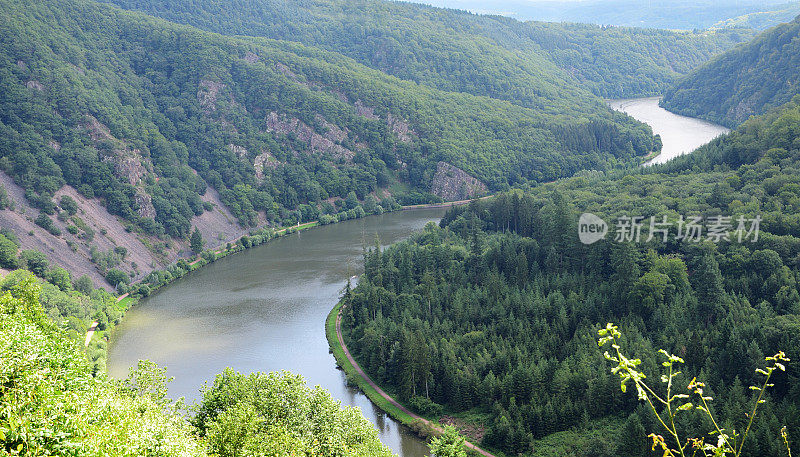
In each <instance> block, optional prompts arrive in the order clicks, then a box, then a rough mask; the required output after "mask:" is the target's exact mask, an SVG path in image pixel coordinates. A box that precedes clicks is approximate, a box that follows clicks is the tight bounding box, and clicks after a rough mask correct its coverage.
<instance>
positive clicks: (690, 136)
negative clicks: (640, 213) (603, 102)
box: [608, 97, 730, 164]
mask: <svg viewBox="0 0 800 457" xmlns="http://www.w3.org/2000/svg"><path fill="white" fill-rule="evenodd" d="M659 99H660V97H648V98H629V99H622V100H609V101H608V104H609V105H610V106H611V108H613V109H615V110H617V111H622V112H624V113H626V114H628V115H629V116H631V117H633V118H634V119H636V120H638V121H640V122H644V123H645V124H647V125H649V126H650V127H651V128H652V129H653V133H654V134H658V135H661V141H662V143H663V144H664V146H663V148H662V149H661V154H659V155H658V156H657V157H656V158H654V159H653V160H651V161H650V162H648V164H652V163H664V162H666V161H668V160H670V159H673V158H675V157H678V156H679V155H682V154H686V153H688V152H692V151H694V150H695V149H697V148H698V147H700V146H702V145H704V144H706V143H708V142H709V141H711V140H713V139H714V138H716V137H718V136H720V135H722V134H725V133H728V132H729V131H730V130H728V129H727V128H725V127H723V126H721V125H717V124H714V123H711V122H708V121H704V120H702V119H695V118H693V117H686V116H679V115H677V114H674V113H671V112H669V111H667V110H665V109H664V108H662V107H660V106H658V101H659Z"/></svg>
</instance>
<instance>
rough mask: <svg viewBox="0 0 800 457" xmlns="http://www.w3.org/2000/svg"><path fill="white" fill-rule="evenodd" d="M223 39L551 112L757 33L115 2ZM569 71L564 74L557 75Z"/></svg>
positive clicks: (237, 3) (656, 77) (263, 1)
mask: <svg viewBox="0 0 800 457" xmlns="http://www.w3.org/2000/svg"><path fill="white" fill-rule="evenodd" d="M107 1H109V2H110V3H114V4H116V5H119V6H121V7H123V8H126V9H136V10H141V11H144V12H147V13H148V14H153V15H156V16H159V17H163V18H165V19H168V20H170V21H174V22H179V23H185V24H190V25H194V26H196V27H199V28H202V29H205V30H211V31H214V32H218V33H223V34H237V35H250V36H263V37H269V38H276V39H285V40H291V41H298V42H301V43H304V44H307V45H312V46H318V47H320V48H323V49H328V50H331V51H335V52H339V53H342V54H345V55H347V56H349V57H352V58H353V59H355V60H357V61H359V62H361V63H363V64H365V65H367V66H370V67H372V68H375V69H378V70H381V71H384V72H386V73H389V74H391V75H394V76H397V77H399V78H401V79H406V80H411V81H415V82H418V83H420V84H425V85H428V86H431V87H435V88H439V89H443V90H448V91H459V92H467V93H471V94H475V95H486V96H489V97H493V98H499V99H502V100H509V101H511V102H513V103H515V104H520V105H522V106H526V107H531V108H535V109H537V110H548V109H550V108H552V107H554V106H556V107H558V108H562V107H561V106H559V105H558V104H555V105H554V104H553V103H552V102H551V101H549V100H558V99H564V98H567V97H575V96H579V95H580V94H581V93H582V92H583V91H582V90H581V89H580V88H579V87H577V86H578V85H577V84H576V83H580V85H585V89H588V90H590V91H593V92H594V93H595V94H596V95H599V96H602V97H613V98H622V97H633V96H639V95H655V94H659V93H661V91H662V90H663V89H665V88H666V86H667V85H669V84H670V83H672V82H673V81H675V79H676V78H677V77H678V76H679V75H681V74H683V73H685V72H686V71H688V70H689V69H691V68H693V67H694V66H696V65H698V64H700V63H702V62H704V61H706V60H708V59H709V58H710V57H711V56H712V55H714V54H716V53H718V52H721V51H723V50H725V49H728V48H730V47H731V46H733V45H735V44H736V43H739V42H741V41H745V40H747V39H748V38H749V37H750V36H751V35H750V34H751V32H750V31H747V30H719V31H709V32H701V33H689V32H669V31H663V30H644V29H632V28H617V27H610V28H609V27H599V26H593V25H574V24H549V23H537V22H528V23H523V22H519V21H516V20H513V19H509V18H504V17H499V16H479V15H474V14H470V13H466V12H463V11H456V10H446V9H439V8H431V7H428V6H423V5H418V4H412V3H406V2H389V1H379V0H347V1H332V0H313V1H308V2H281V1H274V0H233V1H227V0H226V1H221V0H212V1H207V0H179V1H167V0H107ZM558 70H560V71H558Z"/></svg>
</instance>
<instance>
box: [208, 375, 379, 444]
mask: <svg viewBox="0 0 800 457" xmlns="http://www.w3.org/2000/svg"><path fill="white" fill-rule="evenodd" d="M193 423H194V424H195V426H196V427H197V430H198V433H199V434H200V436H203V437H205V439H206V441H207V442H208V446H209V449H210V451H211V452H212V453H213V454H214V455H219V456H236V455H242V454H247V455H290V454H295V455H316V456H331V457H332V456H365V457H366V456H370V457H371V456H387V457H388V456H390V455H391V452H390V451H389V449H388V448H386V447H385V446H384V445H383V444H381V443H380V441H379V440H378V436H377V431H376V430H375V428H374V426H373V425H372V424H370V423H369V422H368V421H367V420H366V419H364V417H363V416H362V415H361V413H360V412H359V410H358V409H356V408H352V407H344V408H342V407H341V404H340V403H339V402H338V401H335V400H333V399H332V398H331V396H330V394H329V393H328V392H326V391H324V390H322V389H321V388H320V387H315V388H313V389H312V388H309V387H307V386H306V385H305V381H304V380H303V378H302V377H300V376H297V375H293V374H291V373H288V372H282V373H269V374H264V373H253V374H250V375H243V374H240V373H236V372H234V371H233V370H231V369H226V370H225V371H224V372H223V373H222V374H220V375H218V376H217V378H216V379H215V380H214V384H213V385H212V386H211V387H209V388H207V389H206V390H205V391H204V392H203V401H202V402H201V403H200V405H199V407H198V412H197V415H196V416H195V417H194V419H193Z"/></svg>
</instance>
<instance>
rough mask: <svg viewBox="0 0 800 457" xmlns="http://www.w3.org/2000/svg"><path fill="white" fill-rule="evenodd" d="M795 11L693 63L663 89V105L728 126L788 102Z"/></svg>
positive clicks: (798, 48) (797, 31)
mask: <svg viewBox="0 0 800 457" xmlns="http://www.w3.org/2000/svg"><path fill="white" fill-rule="evenodd" d="M798 35H800V17H798V18H796V19H795V20H794V21H791V22H789V23H787V24H781V25H779V26H777V27H774V28H772V29H769V30H767V31H765V32H764V33H762V34H761V35H759V36H758V37H757V38H756V39H754V40H753V41H751V42H749V43H747V44H745V45H743V46H739V47H736V48H734V49H732V50H730V51H728V52H726V53H724V54H722V55H720V56H718V57H716V58H714V59H712V60H711V61H709V62H708V63H707V64H705V65H703V66H701V67H699V68H697V69H695V70H694V71H693V72H691V73H690V74H689V75H687V76H686V77H685V78H683V79H681V80H680V81H678V82H677V83H676V84H675V86H674V87H672V88H670V89H669V90H668V91H666V92H665V94H664V100H663V102H662V104H663V106H664V107H665V108H667V109H669V110H670V111H675V112H677V113H681V114H685V115H687V116H694V117H702V118H704V119H708V120H711V121H714V122H719V123H721V124H724V125H727V126H730V127H733V126H736V125H739V124H740V123H742V122H744V121H745V120H747V118H749V117H750V116H752V115H759V114H763V113H765V112H767V111H768V110H769V109H770V108H776V107H779V106H780V105H783V104H784V103H786V102H788V101H789V100H791V99H792V97H794V96H795V95H797V94H798V93H799V92H800V90H798V84H800V81H799V80H798V73H797V67H798V66H800V39H798Z"/></svg>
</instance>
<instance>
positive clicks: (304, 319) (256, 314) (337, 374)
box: [108, 209, 445, 457]
mask: <svg viewBox="0 0 800 457" xmlns="http://www.w3.org/2000/svg"><path fill="white" fill-rule="evenodd" d="M444 211H445V210H444V209H427V210H414V211H403V212H398V213H391V214H384V215H382V216H372V217H368V218H365V219H361V220H357V221H349V222H344V223H341V224H334V225H329V226H325V227H319V228H315V229H313V230H310V231H308V232H301V233H298V234H294V235H291V236H287V237H284V238H280V239H276V240H273V241H271V242H269V243H267V244H265V245H262V246H259V247H256V248H253V249H250V250H248V251H245V252H243V253H241V254H237V255H234V256H231V257H227V258H225V259H222V260H220V261H218V262H215V263H213V264H211V265H208V266H206V267H204V268H201V269H200V270H198V271H196V272H194V273H192V274H190V275H188V276H186V277H184V278H182V279H180V280H178V281H176V282H175V283H173V284H171V285H169V286H168V287H165V288H163V289H161V290H159V291H158V292H157V293H155V294H154V295H153V296H151V297H149V298H147V299H145V300H142V301H141V302H140V303H139V304H138V305H137V306H136V307H135V308H133V309H132V310H130V311H129V312H128V314H127V315H126V316H125V319H124V320H123V322H122V324H121V325H120V326H119V327H118V328H117V330H116V332H115V334H114V340H113V341H112V344H111V345H110V347H109V358H108V359H109V360H108V371H109V373H110V374H111V375H112V376H114V377H118V378H119V377H125V376H126V375H127V372H128V369H129V368H130V367H132V366H134V365H136V363H137V361H138V360H139V359H150V360H152V361H154V362H156V363H158V364H159V365H161V366H165V367H167V370H168V371H167V372H168V374H169V375H170V376H174V377H175V380H174V381H173V382H172V384H171V385H170V395H171V396H172V397H173V398H177V397H185V398H186V400H187V401H188V402H190V403H191V402H192V401H194V400H197V399H198V398H199V390H200V388H201V386H202V385H203V383H204V382H211V381H212V380H213V377H214V375H216V374H217V373H220V372H222V370H223V369H224V368H225V367H232V368H234V369H235V370H237V371H241V372H245V373H249V372H253V371H275V370H289V371H292V372H294V373H299V374H301V375H303V376H304V377H305V378H306V380H307V381H308V383H309V384H310V385H317V384H318V385H320V386H322V387H323V388H325V389H327V390H329V391H330V392H331V394H332V395H333V396H334V397H335V398H337V399H339V400H341V401H342V403H343V404H347V405H353V406H357V407H360V408H361V410H362V412H363V413H364V415H365V416H366V417H367V419H369V420H370V421H371V422H373V423H374V424H375V425H376V427H377V429H378V430H379V432H380V437H381V441H383V442H384V443H386V444H387V445H388V446H389V447H391V448H392V449H393V451H394V452H395V453H398V454H399V455H400V456H401V457H422V456H425V455H427V454H428V448H427V446H426V445H425V443H424V442H422V441H421V440H420V439H418V438H417V437H416V436H414V435H412V434H411V433H410V432H409V431H408V430H407V429H405V428H404V427H401V426H400V425H399V424H398V423H397V422H395V421H394V420H393V419H391V418H390V417H387V416H386V415H385V414H383V413H382V412H380V411H379V410H378V408H377V407H375V406H374V405H373V404H372V403H371V402H370V401H369V399H367V398H366V397H365V396H364V395H363V394H362V393H360V392H359V391H358V390H357V389H353V388H349V387H347V384H346V379H345V375H344V372H342V371H341V370H338V369H337V368H336V362H335V361H334V358H333V356H332V355H331V354H329V352H328V342H327V340H326V339H325V330H324V323H325V317H326V316H327V314H328V312H329V311H330V309H331V308H332V307H333V305H334V304H335V303H336V300H337V299H338V296H339V293H340V291H341V289H342V287H343V286H344V285H345V283H346V281H347V278H348V277H350V276H352V275H354V274H358V273H360V271H361V267H362V259H361V256H362V252H363V251H362V250H363V247H364V246H371V245H373V244H374V241H375V236H376V235H377V236H378V237H379V238H380V241H381V243H382V244H384V245H388V244H390V243H393V242H395V241H398V240H400V239H403V238H405V237H407V236H408V235H410V234H411V233H412V232H414V231H416V230H419V229H421V228H422V227H423V226H424V225H425V224H426V223H427V222H429V221H434V220H438V219H439V218H441V216H442V215H443V214H444Z"/></svg>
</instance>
